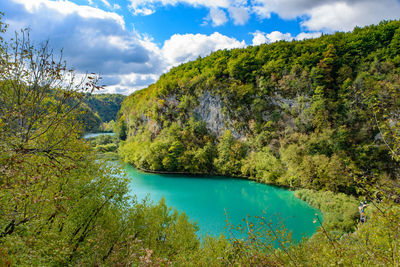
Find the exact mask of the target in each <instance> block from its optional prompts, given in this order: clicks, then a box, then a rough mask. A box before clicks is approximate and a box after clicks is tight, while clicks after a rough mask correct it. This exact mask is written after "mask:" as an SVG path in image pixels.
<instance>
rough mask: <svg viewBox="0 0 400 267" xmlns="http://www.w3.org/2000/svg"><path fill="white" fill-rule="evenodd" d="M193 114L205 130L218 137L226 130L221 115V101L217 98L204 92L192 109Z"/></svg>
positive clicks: (223, 118) (223, 117)
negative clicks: (203, 125)
mask: <svg viewBox="0 0 400 267" xmlns="http://www.w3.org/2000/svg"><path fill="white" fill-rule="evenodd" d="M194 114H195V116H196V117H198V118H199V119H201V120H202V121H204V122H205V123H206V126H207V129H208V130H209V131H210V132H212V133H213V134H215V135H217V136H220V135H222V134H223V133H224V131H225V130H226V127H225V121H226V119H225V116H224V115H223V113H222V101H221V98H220V97H219V96H213V95H211V94H210V92H208V91H206V92H204V94H203V95H202V97H201V98H200V99H199V105H198V106H197V107H196V108H195V109H194Z"/></svg>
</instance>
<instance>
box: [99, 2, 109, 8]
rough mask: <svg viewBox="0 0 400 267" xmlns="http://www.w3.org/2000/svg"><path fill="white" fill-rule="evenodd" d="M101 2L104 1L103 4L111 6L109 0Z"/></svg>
mask: <svg viewBox="0 0 400 267" xmlns="http://www.w3.org/2000/svg"><path fill="white" fill-rule="evenodd" d="M101 2H103V4H104V5H105V6H107V7H108V8H110V7H111V4H110V3H109V2H108V1H107V0H101Z"/></svg>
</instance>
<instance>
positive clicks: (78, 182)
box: [0, 21, 199, 266]
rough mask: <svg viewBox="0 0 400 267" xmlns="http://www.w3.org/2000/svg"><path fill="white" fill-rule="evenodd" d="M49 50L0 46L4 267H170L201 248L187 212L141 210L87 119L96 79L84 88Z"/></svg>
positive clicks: (145, 206) (0, 259)
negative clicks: (96, 148) (152, 264)
mask: <svg viewBox="0 0 400 267" xmlns="http://www.w3.org/2000/svg"><path fill="white" fill-rule="evenodd" d="M4 30H5V28H4V25H3V24H2V23H1V21H0V31H1V32H3V31H4ZM49 51H50V50H49V49H48V47H47V46H44V47H41V48H40V49H38V50H36V49H34V48H33V46H32V44H31V43H30V41H29V38H28V36H27V35H26V32H24V31H23V32H22V33H20V35H17V37H16V38H15V40H14V42H12V43H6V42H5V41H3V39H1V38H0V60H1V68H0V266H10V265H13V266H68V265H69V266H94V265H100V264H103V265H108V266H111V265H132V264H139V263H140V262H143V263H146V262H148V261H149V258H151V259H152V260H153V261H156V260H157V261H159V262H160V263H162V262H168V261H172V260H173V259H174V258H175V256H176V255H181V254H184V253H188V251H193V250H194V249H197V248H198V247H199V241H198V239H197V237H196V235H195V230H196V228H195V226H194V225H193V224H191V223H189V222H188V219H187V217H186V216H185V215H184V214H178V213H177V212H176V211H172V210H171V209H169V208H168V207H166V205H165V203H164V202H160V203H159V204H158V205H150V204H149V203H147V202H141V203H137V202H136V201H135V199H134V198H132V197H129V195H128V186H127V185H128V181H127V180H126V179H125V178H124V175H123V173H121V170H120V168H118V166H117V165H113V164H111V163H107V162H102V161H99V160H98V159H96V158H95V157H94V153H93V151H92V149H90V146H89V145H88V143H87V142H86V141H85V140H84V139H82V138H80V136H81V135H82V131H83V127H82V125H81V123H80V118H81V115H82V103H83V101H84V99H83V98H84V97H85V94H84V92H92V91H94V90H97V89H98V88H99V87H98V86H97V85H96V81H97V77H96V76H89V77H87V78H86V79H84V80H82V82H81V83H76V80H75V81H74V72H72V71H69V70H68V69H67V68H66V66H65V64H64V63H63V62H61V61H56V59H55V57H54V55H52V54H51V52H49ZM83 107H84V106H83ZM99 145H101V144H99ZM103 148H104V147H103ZM105 148H106V149H109V148H108V147H107V146H105ZM113 149H115V148H113Z"/></svg>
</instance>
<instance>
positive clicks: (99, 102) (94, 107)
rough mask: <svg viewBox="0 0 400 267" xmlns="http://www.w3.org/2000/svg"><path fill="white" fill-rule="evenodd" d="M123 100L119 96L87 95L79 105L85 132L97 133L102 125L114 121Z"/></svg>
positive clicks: (123, 97) (121, 96) (122, 97)
mask: <svg viewBox="0 0 400 267" xmlns="http://www.w3.org/2000/svg"><path fill="white" fill-rule="evenodd" d="M124 99H125V96H124V95H120V94H87V95H86V96H85V98H84V102H83V103H82V105H81V106H82V110H83V111H84V114H83V115H82V118H81V120H82V121H83V124H84V125H85V130H86V131H88V132H94V131H99V130H100V126H101V124H102V123H104V122H109V121H112V120H115V118H116V117H117V113H118V111H119V110H120V108H121V103H122V101H123V100H124Z"/></svg>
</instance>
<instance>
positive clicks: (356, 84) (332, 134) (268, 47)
mask: <svg viewBox="0 0 400 267" xmlns="http://www.w3.org/2000/svg"><path fill="white" fill-rule="evenodd" d="M399 51H400V21H390V22H382V23H380V24H379V25H376V26H375V25H374V26H368V27H365V28H355V29H354V31H353V32H349V33H342V32H339V33H335V34H333V35H324V36H322V37H320V38H318V39H311V40H304V41H292V42H285V41H281V42H277V43H273V44H264V45H260V46H253V47H248V48H245V49H233V50H222V51H217V52H215V53H213V54H211V55H210V56H207V57H205V58H199V59H197V60H196V61H192V62H189V63H186V64H183V65H180V66H178V67H176V68H173V69H172V70H171V71H170V72H169V73H167V74H165V75H162V76H161V77H160V79H159V80H158V81H157V82H156V83H155V84H153V85H151V86H149V87H148V88H146V89H144V90H141V91H138V92H135V93H134V94H132V95H130V96H129V97H127V98H126V99H125V100H124V102H123V104H122V108H121V114H120V119H119V126H120V131H125V128H126V129H127V130H126V133H127V140H126V142H123V144H122V145H121V148H120V154H121V156H122V157H123V158H124V160H125V161H127V162H130V163H134V164H135V165H137V166H139V167H141V168H144V169H149V170H162V171H182V172H188V173H218V174H223V175H236V176H247V177H252V178H255V179H258V180H260V181H264V182H267V183H273V184H279V185H285V186H292V187H306V188H314V189H318V190H325V189H327V190H331V191H342V192H346V193H355V188H356V183H357V182H359V181H361V180H363V181H365V179H366V180H368V181H374V182H377V181H378V182H379V181H384V180H387V179H394V178H396V168H397V165H396V164H395V162H394V160H393V157H394V155H396V153H394V154H390V151H391V150H392V152H393V150H396V149H397V148H398V147H397V146H396V143H395V141H396V140H395V139H393V138H392V137H393V132H392V130H393V129H392V128H393V127H395V126H398V125H397V124H398V116H399V113H398V107H399V88H400V77H399V73H400V52H399ZM378 126H379V127H378ZM120 136H121V134H120ZM122 136H124V134H123V135H122ZM395 152H397V151H395Z"/></svg>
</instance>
